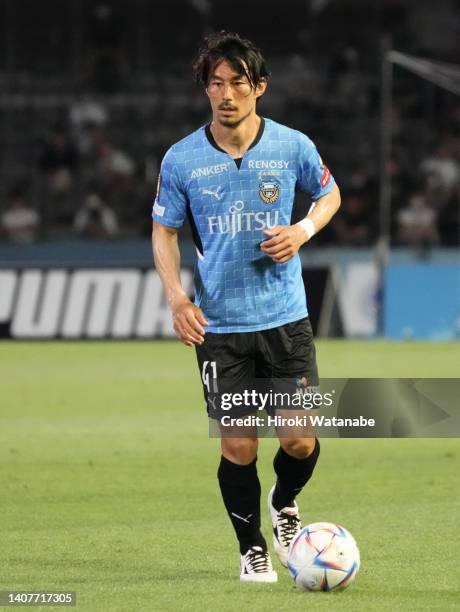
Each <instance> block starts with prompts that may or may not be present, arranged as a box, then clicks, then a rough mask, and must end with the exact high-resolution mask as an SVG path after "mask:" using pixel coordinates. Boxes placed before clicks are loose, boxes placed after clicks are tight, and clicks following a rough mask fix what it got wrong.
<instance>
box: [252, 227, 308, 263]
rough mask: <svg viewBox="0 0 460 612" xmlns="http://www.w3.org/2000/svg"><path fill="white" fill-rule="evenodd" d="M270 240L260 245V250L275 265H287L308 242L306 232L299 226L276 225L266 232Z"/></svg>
mask: <svg viewBox="0 0 460 612" xmlns="http://www.w3.org/2000/svg"><path fill="white" fill-rule="evenodd" d="M264 234H266V235H267V236H268V237H269V239H268V240H264V241H263V242H261V243H260V250H261V251H263V252H264V253H267V255H268V256H269V257H271V259H272V260H273V261H274V262H275V263H285V262H286V261H289V260H290V259H292V258H293V257H294V255H296V254H297V252H298V250H299V249H300V247H301V246H302V244H303V243H304V242H306V241H307V235H306V233H305V230H304V229H303V228H302V227H299V226H298V225H275V227H272V228H271V229H267V230H264Z"/></svg>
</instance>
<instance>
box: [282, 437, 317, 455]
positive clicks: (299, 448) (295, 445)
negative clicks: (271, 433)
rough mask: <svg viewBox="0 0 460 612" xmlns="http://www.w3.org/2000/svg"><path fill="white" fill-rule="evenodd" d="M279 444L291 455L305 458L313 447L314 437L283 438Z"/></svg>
mask: <svg viewBox="0 0 460 612" xmlns="http://www.w3.org/2000/svg"><path fill="white" fill-rule="evenodd" d="M280 444H281V446H282V447H283V450H285V451H286V453H287V454H288V455H291V457H295V458H296V459H306V458H307V457H309V456H310V455H311V454H312V452H313V450H314V448H315V438H283V439H282V440H281V441H280Z"/></svg>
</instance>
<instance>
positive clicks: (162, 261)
mask: <svg viewBox="0 0 460 612" xmlns="http://www.w3.org/2000/svg"><path fill="white" fill-rule="evenodd" d="M152 249H153V257H154V259H155V267H156V270H157V272H158V274H159V275H160V278H161V280H162V283H163V287H164V290H165V294H166V299H167V301H168V304H169V307H170V309H171V313H172V318H173V324H174V331H175V333H176V336H177V337H178V338H179V340H180V341H181V342H183V343H184V344H185V345H186V346H193V345H195V344H202V343H203V341H204V333H205V331H204V328H203V326H206V325H208V322H207V321H206V319H205V318H204V315H203V313H202V312H201V310H200V309H199V308H198V306H195V304H193V302H191V301H190V299H189V297H188V295H187V294H186V293H185V291H184V289H183V287H182V284H181V280H180V251H179V245H178V239H177V230H176V229H174V228H172V227H167V226H165V225H160V224H159V223H155V222H154V223H153V230H152Z"/></svg>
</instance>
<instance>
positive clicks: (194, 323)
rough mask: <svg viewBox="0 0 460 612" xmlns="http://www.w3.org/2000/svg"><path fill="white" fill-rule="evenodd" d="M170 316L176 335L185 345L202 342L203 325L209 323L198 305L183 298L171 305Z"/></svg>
mask: <svg viewBox="0 0 460 612" xmlns="http://www.w3.org/2000/svg"><path fill="white" fill-rule="evenodd" d="M172 318H173V325H174V331H175V333H176V336H177V337H178V338H179V340H180V341H181V342H183V343H184V344H185V346H194V345H196V344H203V342H204V334H205V330H204V329H203V326H207V325H209V324H208V322H207V321H206V319H205V318H204V315H203V313H202V312H201V310H200V309H199V308H198V306H195V304H194V303H193V302H191V301H190V300H189V299H188V298H183V299H182V300H180V301H179V302H178V303H176V304H174V306H173V307H172Z"/></svg>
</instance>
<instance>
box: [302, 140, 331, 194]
mask: <svg viewBox="0 0 460 612" xmlns="http://www.w3.org/2000/svg"><path fill="white" fill-rule="evenodd" d="M299 144H300V150H299V168H298V177H297V184H298V186H299V188H300V190H301V191H304V192H305V193H308V194H309V195H310V197H311V199H312V200H313V201H316V200H318V199H319V198H321V197H322V196H324V195H326V194H327V193H329V192H330V191H331V190H332V187H333V186H334V183H335V181H334V177H333V176H332V174H331V173H330V171H329V168H328V167H327V166H326V165H325V164H324V162H323V160H322V159H321V157H320V155H319V153H318V150H317V148H316V147H315V145H314V144H313V142H312V141H311V140H310V139H309V138H308V136H305V135H304V134H300V133H299Z"/></svg>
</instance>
